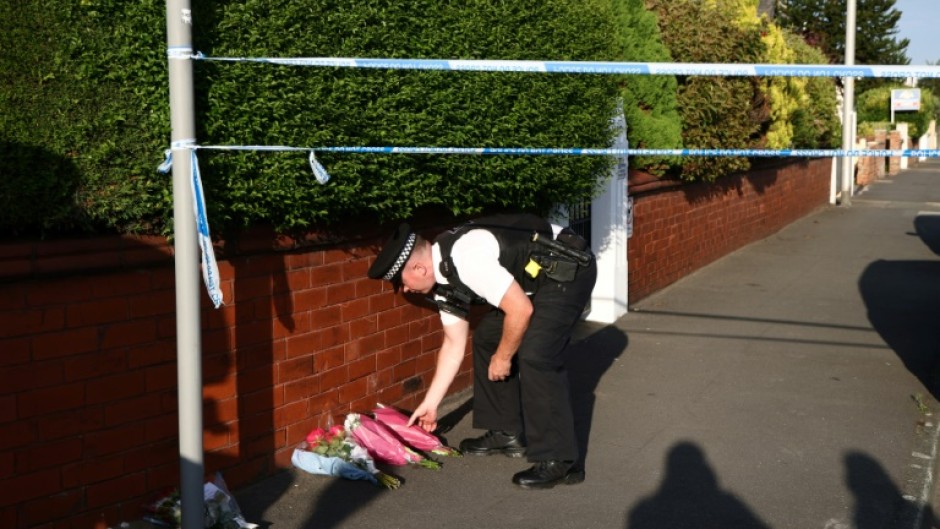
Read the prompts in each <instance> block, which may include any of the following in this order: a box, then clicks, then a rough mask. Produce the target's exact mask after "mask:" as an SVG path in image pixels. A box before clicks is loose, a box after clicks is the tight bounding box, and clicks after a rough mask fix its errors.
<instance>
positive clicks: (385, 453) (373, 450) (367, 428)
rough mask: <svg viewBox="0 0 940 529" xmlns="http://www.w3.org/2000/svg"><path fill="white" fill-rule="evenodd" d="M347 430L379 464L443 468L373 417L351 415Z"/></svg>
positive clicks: (347, 422)
mask: <svg viewBox="0 0 940 529" xmlns="http://www.w3.org/2000/svg"><path fill="white" fill-rule="evenodd" d="M346 430H347V431H348V432H349V433H350V434H351V435H352V436H353V438H354V439H355V440H356V443H357V444H358V445H360V446H362V447H363V448H365V449H366V450H368V451H369V454H370V455H371V456H372V458H373V459H375V460H376V461H378V462H379V463H386V464H389V465H395V466H404V465H409V464H414V465H419V466H422V467H424V468H431V469H435V470H437V469H440V468H441V465H440V463H438V462H437V461H434V460H432V459H428V458H426V457H424V456H422V455H421V454H419V453H417V452H415V451H414V450H412V449H411V448H409V447H407V446H406V445H404V444H403V443H402V442H401V440H399V438H398V437H397V436H396V435H395V434H394V433H393V432H392V431H391V430H389V429H388V427H386V426H385V425H384V424H382V423H380V422H378V421H376V420H375V419H373V418H372V417H369V416H367V415H362V414H359V413H350V414H349V415H347V416H346Z"/></svg>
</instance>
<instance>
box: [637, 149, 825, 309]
mask: <svg viewBox="0 0 940 529" xmlns="http://www.w3.org/2000/svg"><path fill="white" fill-rule="evenodd" d="M830 169H831V160H830V159H817V160H812V161H800V162H792V163H789V164H786V165H781V166H778V167H776V168H769V169H764V170H759V171H752V172H750V173H748V174H746V175H738V176H733V177H726V178H723V179H721V180H720V181H719V182H717V183H715V184H701V183H698V184H691V185H682V186H676V187H668V188H659V189H654V190H652V191H649V192H639V193H636V194H633V200H634V204H633V236H632V237H631V238H630V241H629V243H628V246H627V247H628V252H627V253H628V261H629V280H628V281H629V288H630V301H631V302H634V301H639V300H641V299H643V298H645V297H647V296H649V295H650V294H652V293H653V292H656V291H657V290H660V289H662V288H663V287H665V286H667V285H670V284H672V283H673V282H675V281H677V280H679V279H681V278H682V277H685V276H686V275H688V274H689V273H691V272H693V271H695V270H697V269H699V268H701V267H703V266H705V265H706V264H708V263H710V262H712V261H714V260H716V259H718V258H719V257H722V256H724V255H726V254H728V253H730V252H732V251H734V250H736V249H738V248H741V247H742V246H744V245H746V244H749V243H751V242H754V241H756V240H759V239H762V238H764V237H767V236H768V235H771V234H773V233H774V232H776V231H778V230H779V229H781V228H783V227H784V226H786V225H787V224H789V223H791V222H793V221H794V220H796V219H798V218H800V217H802V216H804V215H806V214H807V213H810V212H811V211H813V210H814V209H816V208H818V207H820V206H822V205H824V204H826V203H827V202H828V200H829V181H830V177H831V173H830ZM631 193H632V191H631Z"/></svg>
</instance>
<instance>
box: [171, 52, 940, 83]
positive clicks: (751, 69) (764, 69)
mask: <svg viewBox="0 0 940 529" xmlns="http://www.w3.org/2000/svg"><path fill="white" fill-rule="evenodd" d="M170 57H171V58H173V59H179V58H184V57H181V55H180V53H179V52H178V50H173V53H172V54H171V55H170ZM189 58H190V59H194V60H201V61H221V62H254V63H266V64H277V65H281V66H315V67H333V68H370V69H388V70H448V71H477V72H532V73H582V74H606V75H708V76H726V77H875V78H890V77H893V78H907V77H929V78H935V77H940V66H910V65H877V66H869V65H838V64H726V63H678V62H604V61H513V60H469V59H455V60H446V59H369V58H357V57H285V58H280V57H212V56H206V55H203V54H202V53H199V52H197V53H195V54H193V55H190V57H189Z"/></svg>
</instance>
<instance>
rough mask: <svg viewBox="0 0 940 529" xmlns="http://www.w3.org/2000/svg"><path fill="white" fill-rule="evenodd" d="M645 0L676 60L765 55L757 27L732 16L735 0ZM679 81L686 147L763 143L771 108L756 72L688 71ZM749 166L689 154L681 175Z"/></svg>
mask: <svg viewBox="0 0 940 529" xmlns="http://www.w3.org/2000/svg"><path fill="white" fill-rule="evenodd" d="M649 5H650V6H651V8H652V9H653V10H654V11H656V12H657V13H658V15H659V24H660V29H661V31H662V35H663V41H664V42H665V43H666V46H667V47H668V48H669V51H670V53H671V54H672V57H673V58H674V59H675V60H676V61H677V62H690V63H699V62H702V63H710V62H714V63H755V62H759V61H758V59H759V58H760V57H762V56H763V53H764V44H763V43H762V42H761V38H760V34H759V32H757V31H750V30H747V29H744V28H742V27H741V26H740V25H739V24H737V23H736V22H735V17H736V12H735V9H734V6H733V5H730V6H729V5H726V4H724V3H722V2H717V3H716V5H714V6H713V5H710V3H709V2H701V1H699V0H669V1H666V0H651V1H650V2H649ZM689 28H695V31H690V29H689ZM678 82H679V95H678V100H679V111H680V114H681V115H682V127H683V130H682V137H683V143H684V144H685V146H686V147H687V148H690V149H691V148H694V149H743V148H756V147H761V146H763V141H764V137H763V132H764V131H765V130H766V128H767V126H768V125H769V120H770V109H769V103H768V101H767V100H766V98H765V97H764V96H763V95H762V94H761V91H760V89H759V85H760V80H759V79H758V78H742V77H718V76H689V77H680V78H679V79H678ZM749 167H750V163H749V161H748V160H747V159H746V158H740V157H726V158H711V157H689V158H685V159H684V161H683V164H682V178H683V179H686V180H709V181H711V180H714V179H716V178H718V177H720V176H723V175H726V174H729V173H732V172H737V171H744V170H746V169H748V168H749Z"/></svg>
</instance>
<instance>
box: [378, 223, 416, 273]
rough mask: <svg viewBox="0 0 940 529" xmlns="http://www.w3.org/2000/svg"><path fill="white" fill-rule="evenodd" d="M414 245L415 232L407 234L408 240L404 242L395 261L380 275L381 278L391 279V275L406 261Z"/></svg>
mask: <svg viewBox="0 0 940 529" xmlns="http://www.w3.org/2000/svg"><path fill="white" fill-rule="evenodd" d="M414 247H415V234H414V233H412V234H410V235H408V241H406V242H405V246H404V247H403V248H402V249H401V254H399V255H398V259H395V262H394V263H393V264H392V267H391V268H389V269H388V272H385V275H384V276H382V279H384V280H386V281H391V280H392V278H393V277H395V275H396V274H397V273H398V271H399V270H400V269H401V267H402V266H403V265H404V264H405V262H406V261H408V257H410V256H411V250H412V249H414Z"/></svg>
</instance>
